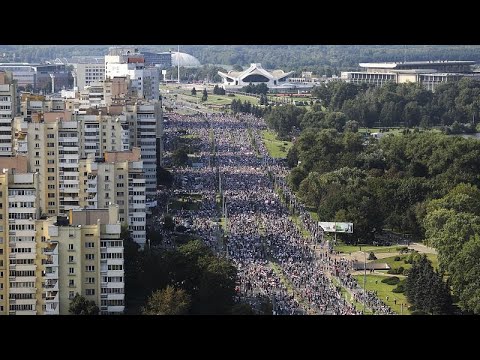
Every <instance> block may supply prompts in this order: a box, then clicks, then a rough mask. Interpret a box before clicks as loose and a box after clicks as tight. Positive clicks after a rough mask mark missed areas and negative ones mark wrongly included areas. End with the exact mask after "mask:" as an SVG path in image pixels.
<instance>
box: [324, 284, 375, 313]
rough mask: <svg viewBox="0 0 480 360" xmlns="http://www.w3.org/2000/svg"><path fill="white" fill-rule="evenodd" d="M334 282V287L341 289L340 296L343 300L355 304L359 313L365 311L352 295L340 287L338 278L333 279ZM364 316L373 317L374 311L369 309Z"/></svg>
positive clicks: (366, 309)
mask: <svg viewBox="0 0 480 360" xmlns="http://www.w3.org/2000/svg"><path fill="white" fill-rule="evenodd" d="M332 282H333V284H334V285H336V286H339V287H340V294H341V295H342V298H344V299H346V300H347V301H348V302H349V303H350V304H353V306H355V309H356V310H357V311H363V304H362V303H360V302H358V301H356V300H355V299H354V298H353V297H352V296H351V295H350V293H349V292H348V291H347V290H346V289H345V288H344V287H342V286H341V285H340V282H339V281H338V280H337V279H336V278H332ZM364 315H372V311H371V310H370V309H368V308H365V312H364Z"/></svg>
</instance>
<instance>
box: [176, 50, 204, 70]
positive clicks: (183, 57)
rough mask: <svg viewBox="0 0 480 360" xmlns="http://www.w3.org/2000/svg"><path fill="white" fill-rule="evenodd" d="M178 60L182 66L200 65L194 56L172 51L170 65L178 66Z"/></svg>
mask: <svg viewBox="0 0 480 360" xmlns="http://www.w3.org/2000/svg"><path fill="white" fill-rule="evenodd" d="M178 62H180V66H184V67H199V66H202V64H200V61H198V59H197V58H196V57H195V56H192V55H190V54H186V53H182V52H177V51H175V52H172V66H178Z"/></svg>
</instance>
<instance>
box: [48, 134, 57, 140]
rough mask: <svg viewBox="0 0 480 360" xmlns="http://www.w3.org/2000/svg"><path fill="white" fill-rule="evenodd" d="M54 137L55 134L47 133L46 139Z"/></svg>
mask: <svg viewBox="0 0 480 360" xmlns="http://www.w3.org/2000/svg"><path fill="white" fill-rule="evenodd" d="M54 138H55V134H48V135H47V139H54Z"/></svg>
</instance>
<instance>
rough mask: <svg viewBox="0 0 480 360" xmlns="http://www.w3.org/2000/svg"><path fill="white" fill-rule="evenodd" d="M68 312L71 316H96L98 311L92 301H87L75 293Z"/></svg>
mask: <svg viewBox="0 0 480 360" xmlns="http://www.w3.org/2000/svg"><path fill="white" fill-rule="evenodd" d="M68 312H69V313H70V314H72V315H98V314H99V313H100V309H99V308H98V306H97V304H96V303H95V301H93V300H87V299H86V298H85V297H84V296H82V295H80V294H79V293H76V294H75V296H74V298H73V299H72V300H71V301H70V305H69V307H68Z"/></svg>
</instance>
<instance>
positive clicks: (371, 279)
mask: <svg viewBox="0 0 480 360" xmlns="http://www.w3.org/2000/svg"><path fill="white" fill-rule="evenodd" d="M354 277H355V279H357V281H358V284H359V285H360V286H361V287H363V275H355V276H354ZM385 277H386V276H381V275H367V277H366V288H367V290H368V291H377V294H378V298H379V299H380V300H382V301H383V302H384V303H386V304H387V305H388V306H390V307H391V308H392V309H393V311H395V312H396V313H397V314H400V313H401V306H400V304H401V303H403V304H407V306H405V305H404V306H403V314H404V315H410V311H409V310H408V308H407V307H408V306H409V304H408V301H407V298H406V297H405V294H403V293H394V292H392V290H393V289H394V288H395V287H396V286H397V285H388V284H384V283H382V280H383V279H385ZM387 296H388V301H387V299H386V297H387ZM394 299H397V304H396V305H395V303H394Z"/></svg>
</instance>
